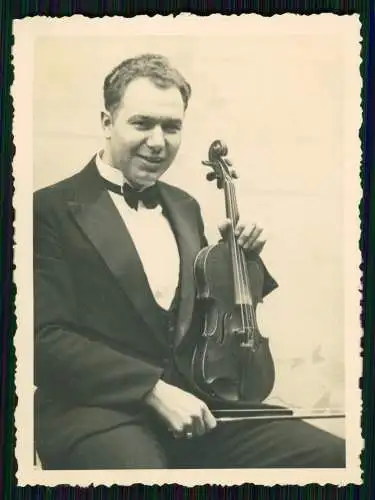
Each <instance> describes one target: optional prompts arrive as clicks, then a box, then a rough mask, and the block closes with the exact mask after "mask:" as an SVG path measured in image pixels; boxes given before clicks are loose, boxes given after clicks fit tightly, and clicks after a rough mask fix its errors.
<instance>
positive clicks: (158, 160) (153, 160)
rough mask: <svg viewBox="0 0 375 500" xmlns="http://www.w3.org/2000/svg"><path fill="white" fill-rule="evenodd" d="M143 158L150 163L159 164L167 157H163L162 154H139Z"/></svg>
mask: <svg viewBox="0 0 375 500" xmlns="http://www.w3.org/2000/svg"><path fill="white" fill-rule="evenodd" d="M138 156H139V157H140V158H141V159H142V160H145V161H147V162H148V163H152V164H154V165H159V164H160V163H162V162H163V161H164V160H165V158H162V157H160V156H142V155H138Z"/></svg>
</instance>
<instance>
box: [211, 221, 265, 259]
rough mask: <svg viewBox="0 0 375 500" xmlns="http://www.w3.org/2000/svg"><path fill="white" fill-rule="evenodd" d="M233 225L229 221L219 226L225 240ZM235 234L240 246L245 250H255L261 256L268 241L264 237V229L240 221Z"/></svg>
mask: <svg viewBox="0 0 375 500" xmlns="http://www.w3.org/2000/svg"><path fill="white" fill-rule="evenodd" d="M231 224H232V223H231V221H230V220H229V219H227V220H226V221H225V222H223V224H220V225H219V231H220V233H221V236H222V237H223V238H224V239H226V237H227V234H228V231H229V229H230V227H231ZM234 234H235V236H236V238H237V241H238V244H239V245H240V246H241V247H242V248H243V249H244V250H253V251H254V252H257V253H258V254H259V253H260V252H261V251H262V250H263V247H264V245H265V244H266V240H265V239H264V237H263V229H262V228H260V227H259V226H257V225H256V224H246V223H244V222H241V221H239V222H238V224H237V226H236V228H235V231H234ZM261 236H262V237H261Z"/></svg>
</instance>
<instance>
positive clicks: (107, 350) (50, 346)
mask: <svg viewBox="0 0 375 500" xmlns="http://www.w3.org/2000/svg"><path fill="white" fill-rule="evenodd" d="M34 221H35V222H34V227H35V235H34V296H35V302H34V304H35V309H34V318H35V367H36V370H35V384H36V385H37V386H39V385H42V386H43V385H44V386H46V385H47V386H48V389H49V390H51V389H52V390H56V391H62V392H64V393H66V394H67V395H68V396H69V397H71V398H72V399H73V400H75V401H79V403H80V404H83V405H97V406H120V407H122V406H124V405H126V404H128V403H131V402H134V401H139V400H141V399H142V398H143V397H144V396H145V395H146V394H147V393H148V392H149V391H150V390H151V388H152V387H153V386H154V385H155V384H156V382H157V381H158V380H159V379H160V377H161V375H162V371H163V370H162V368H159V367H156V366H153V365H151V364H149V363H147V362H145V361H142V360H140V359H136V358H134V357H132V356H128V355H124V354H122V353H120V352H118V351H116V350H114V349H112V348H111V347H109V346H107V345H105V344H102V343H100V342H97V341H93V340H91V339H89V338H87V337H86V336H85V335H84V333H83V332H80V326H79V321H78V320H77V318H78V311H77V307H78V301H77V299H76V295H75V290H74V285H73V281H72V276H71V269H69V267H68V265H67V263H66V261H65V259H64V253H63V249H62V244H61V241H59V235H58V229H57V227H56V225H57V224H56V223H54V219H53V211H52V209H51V207H49V206H46V204H44V206H43V204H42V203H40V200H39V203H37V204H35V211H34ZM57 396H58V395H57Z"/></svg>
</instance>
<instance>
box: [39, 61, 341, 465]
mask: <svg viewBox="0 0 375 500" xmlns="http://www.w3.org/2000/svg"><path fill="white" fill-rule="evenodd" d="M190 94H191V89H190V86H189V84H188V83H187V82H186V81H185V79H184V78H183V77H182V75H181V74H180V73H179V72H178V71H176V70H175V69H173V68H172V67H171V66H170V65H169V62H168V60H167V59H165V58H164V57H162V56H156V55H143V56H140V57H137V58H133V59H129V60H126V61H124V62H122V63H121V64H120V65H119V66H117V67H116V68H115V69H114V70H113V71H112V72H111V73H110V74H109V75H108V76H107V77H106V79H105V82H104V103H105V111H103V113H102V116H101V123H102V128H103V133H104V139H105V141H104V142H105V143H104V148H103V150H101V151H100V152H98V154H96V155H95V157H94V158H93V159H92V160H91V161H90V162H89V164H88V165H87V166H86V167H85V168H84V169H83V170H82V171H81V172H79V173H78V174H76V175H74V176H73V177H71V178H69V179H66V180H64V181H62V182H59V183H57V184H55V185H54V186H50V187H48V188H45V189H42V190H40V191H39V192H37V193H36V195H35V203H34V206H35V244H34V255H35V383H36V385H37V387H38V389H37V392H36V418H35V421H36V446H37V450H38V453H39V456H40V458H41V461H42V464H43V467H44V468H46V469H47V468H48V469H100V468H103V469H121V468H167V467H170V468H176V467H200V468H215V467H223V468H228V467H257V468H259V467H343V466H344V462H345V456H344V455H345V453H344V442H343V441H342V440H340V439H338V438H336V437H334V436H330V435H329V434H327V433H325V432H322V431H320V430H318V429H316V428H314V427H312V426H309V425H307V424H306V423H304V422H300V421H294V422H293V421H278V422H268V423H254V422H252V423H251V422H246V421H245V422H242V423H238V422H237V423H226V424H223V423H220V424H218V423H217V422H216V419H215V417H214V415H213V414H212V411H211V409H210V407H209V402H208V401H204V398H203V397H202V395H201V394H200V393H199V391H197V390H196V387H195V385H194V381H192V380H191V377H190V374H189V368H188V367H189V361H190V359H191V355H192V350H193V348H194V345H195V342H196V340H197V339H198V336H199V335H200V334H201V332H202V316H201V313H200V311H199V307H198V306H197V304H196V301H195V296H196V293H195V285H194V277H193V265H194V259H195V257H196V255H197V253H198V251H199V250H200V249H201V248H202V247H204V246H205V245H206V244H207V242H206V239H205V236H204V230H203V222H202V219H201V214H200V209H199V205H198V203H197V202H196V201H195V200H194V199H193V198H192V197H191V196H189V195H188V194H187V193H185V192H184V191H182V190H180V189H177V188H175V187H172V186H169V185H167V184H165V183H163V182H161V181H159V178H160V177H161V176H162V174H163V173H164V172H165V171H166V170H167V169H168V168H169V167H170V165H171V164H172V162H173V160H174V158H175V156H176V154H177V152H178V149H179V146H180V141H181V132H182V126H183V121H184V117H185V112H186V108H187V106H188V101H189V98H190ZM228 227H229V226H228V221H224V223H223V224H222V225H221V226H220V231H221V233H222V234H223V235H225V233H226V231H227V230H228ZM235 233H236V237H237V238H238V242H239V244H240V245H241V246H242V247H243V248H244V249H245V250H248V249H250V250H252V251H255V252H260V251H261V249H262V247H263V245H264V240H263V239H262V237H261V233H262V231H261V229H260V228H258V227H257V226H256V225H248V224H244V223H241V222H240V223H239V224H238V225H237V227H236V228H235ZM264 272H265V285H264V290H263V294H264V295H266V294H267V293H269V292H270V291H272V290H273V289H274V288H275V287H276V283H275V282H274V280H273V279H272V278H271V276H270V275H269V274H268V272H267V270H266V269H264Z"/></svg>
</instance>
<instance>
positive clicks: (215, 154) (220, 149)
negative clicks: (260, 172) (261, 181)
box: [202, 140, 238, 189]
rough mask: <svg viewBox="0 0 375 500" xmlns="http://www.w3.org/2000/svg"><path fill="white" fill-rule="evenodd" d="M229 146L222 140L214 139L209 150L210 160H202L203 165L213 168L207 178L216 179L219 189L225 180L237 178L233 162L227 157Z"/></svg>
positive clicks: (209, 179)
mask: <svg viewBox="0 0 375 500" xmlns="http://www.w3.org/2000/svg"><path fill="white" fill-rule="evenodd" d="M227 154H228V147H227V146H226V144H225V143H224V142H222V141H220V140H216V141H214V142H213V143H212V144H211V146H210V148H209V150H208V161H207V160H204V161H202V163H203V165H205V166H207V167H210V168H212V172H208V174H207V175H206V179H207V180H208V181H213V180H216V184H217V187H218V189H222V188H223V186H224V181H225V180H228V177H229V179H232V178H233V179H237V178H238V175H237V173H236V171H235V170H234V168H233V167H232V162H231V161H230V160H229V159H228V158H226V155H227Z"/></svg>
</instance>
